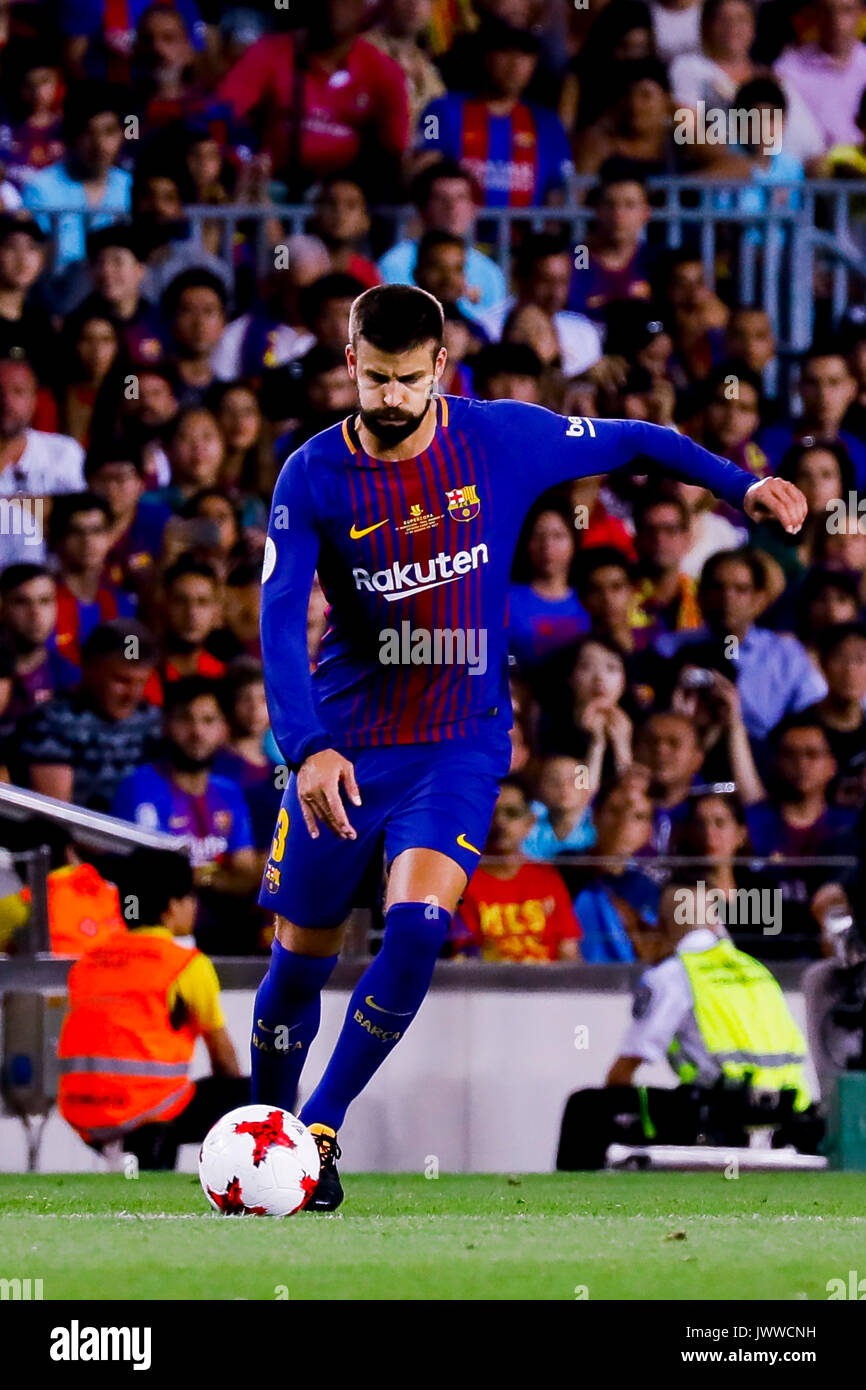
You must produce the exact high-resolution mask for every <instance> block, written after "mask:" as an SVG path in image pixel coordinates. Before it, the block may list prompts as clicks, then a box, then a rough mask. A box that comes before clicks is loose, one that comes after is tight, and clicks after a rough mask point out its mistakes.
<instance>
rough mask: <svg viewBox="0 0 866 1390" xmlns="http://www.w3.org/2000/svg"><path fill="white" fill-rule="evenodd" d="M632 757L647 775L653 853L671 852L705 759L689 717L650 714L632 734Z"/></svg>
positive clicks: (661, 712)
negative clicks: (650, 802)
mask: <svg viewBox="0 0 866 1390" xmlns="http://www.w3.org/2000/svg"><path fill="white" fill-rule="evenodd" d="M634 759H635V762H636V763H637V764H639V766H641V767H645V768H646V769H647V770H648V771H649V774H650V783H649V793H650V796H651V797H652V801H653V815H652V839H651V841H650V844H651V847H652V850H653V852H654V853H655V854H670V852H671V838H672V836H673V835H674V834H675V833H676V831H677V829H678V827H679V826H680V825H681V824H682V823H683V822H684V821H685V820H686V818H687V817H688V814H689V796H690V795H691V792H692V788H693V787H694V786H695V784H696V781H697V777H698V773H699V772H700V770H701V766H702V764H703V761H704V750H703V748H702V747H701V743H700V739H699V737H698V731H697V729H696V728H695V726H694V724H693V723H692V721H691V719H690V718H689V717H688V716H687V715H685V714H677V713H675V712H674V711H673V710H670V711H659V712H658V713H657V714H651V715H650V717H649V718H648V719H647V720H646V722H645V723H643V724H641V725H639V726H638V729H637V731H636V733H635V747H634Z"/></svg>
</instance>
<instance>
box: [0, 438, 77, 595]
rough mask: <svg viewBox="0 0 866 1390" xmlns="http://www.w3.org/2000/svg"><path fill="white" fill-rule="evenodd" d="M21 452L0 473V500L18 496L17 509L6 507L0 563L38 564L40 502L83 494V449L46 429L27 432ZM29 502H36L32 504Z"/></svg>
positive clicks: (42, 548)
mask: <svg viewBox="0 0 866 1390" xmlns="http://www.w3.org/2000/svg"><path fill="white" fill-rule="evenodd" d="M26 434H27V442H26V444H25V446H24V452H23V454H22V455H21V457H20V459H19V460H18V462H17V463H15V464H10V465H9V466H8V467H7V468H4V469H2V471H0V497H20V498H21V507H20V509H18V510H16V511H13V510H12V509H10V508H9V507H7V508H6V511H7V513H8V519H7V517H3V518H2V520H3V522H4V525H3V536H2V539H0V564H2V567H3V568H4V569H5V568H6V566H7V565H16V564H23V563H27V562H29V563H31V564H40V563H41V562H42V561H43V560H44V559H45V553H46V552H45V539H44V531H45V526H44V525H43V522H42V518H41V513H40V507H39V501H38V499H39V498H41V497H52V496H56V495H57V494H58V493H61V492H83V491H84V490H85V488H86V487H87V484H86V483H85V481H84V450H83V449H82V447H81V445H80V444H79V443H78V440H77V439H70V437H69V435H66V434H49V433H48V432H47V431H46V430H27V431H26ZM31 499H36V500H35V501H31Z"/></svg>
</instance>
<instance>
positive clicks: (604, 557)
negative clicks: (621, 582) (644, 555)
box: [575, 545, 635, 598]
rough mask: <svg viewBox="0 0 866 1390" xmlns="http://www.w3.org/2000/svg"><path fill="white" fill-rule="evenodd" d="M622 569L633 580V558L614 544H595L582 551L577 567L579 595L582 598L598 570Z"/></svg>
mask: <svg viewBox="0 0 866 1390" xmlns="http://www.w3.org/2000/svg"><path fill="white" fill-rule="evenodd" d="M614 568H616V569H619V570H622V571H623V572H624V573H625V574H626V575H627V577H628V579H629V580H631V581H633V580H634V577H635V569H634V565H633V564H632V562H631V560H629V558H628V556H627V555H624V554H623V552H622V551H621V550H617V549H616V547H615V546H613V545H594V546H590V547H589V549H587V550H582V551H581V552H580V557H579V564H578V568H577V582H576V584H575V588H576V589H577V593H578V597H580V598H582V597H583V595H584V594H585V593H586V592H587V590H588V589H589V583H590V580H591V579H592V576H593V575H594V574H595V572H596V570H603V569H614Z"/></svg>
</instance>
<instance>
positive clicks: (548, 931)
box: [450, 778, 580, 961]
mask: <svg viewBox="0 0 866 1390" xmlns="http://www.w3.org/2000/svg"><path fill="white" fill-rule="evenodd" d="M532 820H533V816H532V812H531V810H530V809H529V805H528V803H527V801H526V796H525V794H524V792H523V788H522V787H521V785H520V783H519V782H516V781H515V780H514V779H512V778H508V779H506V780H505V781H504V782H503V783H502V785H501V787H500V790H499V797H498V799H497V802H496V807H495V809H494V812H493V821H492V823H491V826H490V833H489V835H488V837H487V844H486V845H485V855H490V856H495V858H494V859H492V861H491V862H488V861H487V860H484V861H483V862H482V864H481V865H480V866H479V868H477V869H476V870H475V873H474V874H473V875H472V878H471V879H470V880H469V883H468V885H467V887H466V889H465V891H464V894H463V899H462V901H461V904H460V913H459V916H458V917H457V918H456V920H455V922H454V924H453V925H452V928H451V936H450V944H451V953H452V954H453V955H455V956H461V955H467V956H473V955H475V956H481V958H482V959H483V960H494V961H506V960H510V961H552V960H576V959H577V957H578V946H577V943H578V941H579V940H580V927H579V926H578V923H577V920H576V918H575V915H574V910H573V908H572V905H571V901H570V899H569V896H568V893H567V891H566V887H565V884H564V883H563V881H562V878H561V876H560V874H558V873H557V871H556V869H551V868H548V867H547V865H542V864H527V863H526V862H525V860H524V858H523V855H522V853H521V848H520V847H521V845H522V843H523V842H524V841H525V839H526V837H527V835H528V834H529V831H530V829H531V827H532Z"/></svg>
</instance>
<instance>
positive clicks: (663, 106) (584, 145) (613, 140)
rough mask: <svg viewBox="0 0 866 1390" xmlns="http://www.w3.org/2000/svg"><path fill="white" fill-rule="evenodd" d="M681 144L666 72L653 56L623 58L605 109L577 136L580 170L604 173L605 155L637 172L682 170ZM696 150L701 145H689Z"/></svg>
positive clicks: (641, 174)
mask: <svg viewBox="0 0 866 1390" xmlns="http://www.w3.org/2000/svg"><path fill="white" fill-rule="evenodd" d="M683 148H684V147H683V146H682V145H678V144H675V142H674V128H673V103H672V102H671V99H670V87H669V84H668V78H667V73H666V72H665V69H664V66H663V64H662V63H660V62H658V60H657V59H655V58H645V59H643V60H641V61H638V62H633V63H623V64H621V65H620V67H619V69H618V71H617V73H616V85H615V87H614V89H613V92H612V93H611V97H610V98H609V99H608V103H607V105H606V107H605V112H604V114H603V115H602V116H601V118H600V119H599V120H598V121H596V123H595V124H594V125H592V126H590V128H589V129H588V130H585V131H580V132H578V134H577V137H576V139H575V155H574V163H575V168H576V169H577V172H578V173H579V174H600V173H601V172H602V169H603V166H604V164H605V162H606V161H607V160H613V159H623V160H628V161H629V162H630V163H631V164H632V166H633V170H634V176H635V177H637V178H639V179H641V180H643V179H646V178H651V177H653V176H654V175H661V174H674V173H677V172H679V166H680V165H681V164H682V163H683ZM691 149H692V151H693V152H694V153H697V151H698V146H695V145H693V146H692V147H691Z"/></svg>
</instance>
